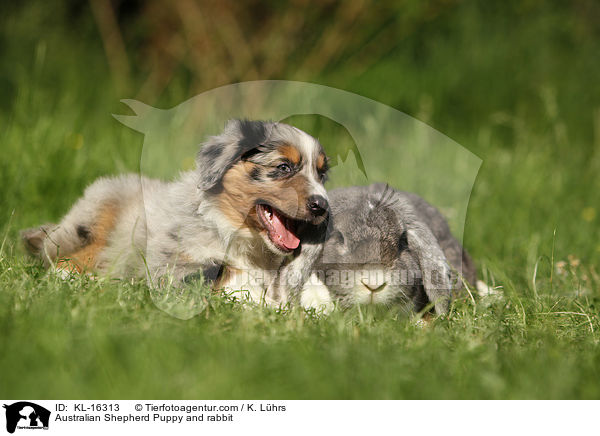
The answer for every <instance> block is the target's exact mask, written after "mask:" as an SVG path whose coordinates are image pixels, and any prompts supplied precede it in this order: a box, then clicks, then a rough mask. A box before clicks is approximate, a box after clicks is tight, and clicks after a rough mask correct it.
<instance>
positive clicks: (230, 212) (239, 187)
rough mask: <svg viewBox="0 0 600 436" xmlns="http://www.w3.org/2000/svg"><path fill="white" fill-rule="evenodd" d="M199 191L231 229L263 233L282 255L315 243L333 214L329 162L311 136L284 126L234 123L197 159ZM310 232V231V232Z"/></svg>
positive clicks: (267, 241) (281, 124) (254, 122)
mask: <svg viewBox="0 0 600 436" xmlns="http://www.w3.org/2000/svg"><path fill="white" fill-rule="evenodd" d="M197 167H198V171H199V177H200V183H199V188H200V189H202V190H203V191H206V192H207V194H208V195H211V196H213V197H214V200H215V205H216V207H217V208H218V209H219V210H220V212H221V213H222V214H223V216H224V217H225V219H227V221H228V222H229V224H230V225H232V226H234V227H235V228H237V229H240V230H245V231H250V232H252V233H254V234H260V235H261V236H262V238H263V240H264V241H265V243H266V244H267V246H268V247H269V248H270V249H271V250H272V251H274V252H275V253H277V254H287V253H290V252H292V251H294V250H296V249H297V248H298V247H299V246H300V244H301V243H302V242H303V239H304V238H309V237H311V238H314V235H310V236H309V233H310V232H313V233H314V232H318V231H320V230H319V229H320V228H322V227H325V226H323V225H322V224H323V222H324V221H325V220H326V218H327V216H328V213H329V203H328V199H327V193H326V191H325V188H324V187H323V182H324V181H325V177H326V173H327V157H326V156H325V153H324V151H323V147H322V146H321V144H320V143H319V142H318V141H317V140H316V139H315V138H313V137H312V136H310V135H308V134H307V133H305V132H303V131H302V130H299V129H297V128H295V127H292V126H289V125H287V124H283V123H272V122H262V121H246V120H233V121H229V122H228V123H227V125H226V127H225V130H224V132H223V133H222V134H221V135H219V136H216V137H212V138H210V139H209V141H208V142H206V143H205V144H204V146H203V147H202V149H201V150H200V152H199V154H198V159H197ZM307 229H308V230H307Z"/></svg>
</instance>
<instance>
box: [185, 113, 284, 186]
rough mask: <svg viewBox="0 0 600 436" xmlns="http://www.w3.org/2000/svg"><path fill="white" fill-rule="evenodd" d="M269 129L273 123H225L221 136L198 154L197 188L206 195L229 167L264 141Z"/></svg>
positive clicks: (235, 121) (237, 121) (209, 140)
mask: <svg viewBox="0 0 600 436" xmlns="http://www.w3.org/2000/svg"><path fill="white" fill-rule="evenodd" d="M271 128H272V123H268V122H263V121H249V120H230V121H228V122H227V124H226V125H225V129H224V130H223V133H221V134H220V135H217V136H212V137H211V138H209V139H208V140H207V141H206V142H205V143H204V144H203V145H202V148H201V149H200V151H199V152H198V155H197V157H196V166H197V168H198V173H199V175H200V181H199V183H198V188H199V189H201V190H203V191H206V190H209V189H212V188H214V187H215V186H216V185H217V184H219V182H221V180H222V179H223V176H224V175H225V173H226V172H227V170H228V169H229V168H231V166H232V165H234V164H235V163H236V162H237V161H239V160H240V159H241V157H242V156H243V155H244V154H246V153H248V152H249V151H251V150H253V149H254V148H257V147H258V146H260V145H261V144H263V143H264V142H265V141H266V140H267V138H268V137H269V135H270V130H271Z"/></svg>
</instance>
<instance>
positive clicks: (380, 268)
mask: <svg viewBox="0 0 600 436" xmlns="http://www.w3.org/2000/svg"><path fill="white" fill-rule="evenodd" d="M329 198H330V204H331V211H332V216H331V218H332V219H331V220H330V224H329V229H328V236H327V240H326V242H325V247H324V250H323V254H322V258H321V259H320V261H319V262H318V263H317V264H316V269H315V270H316V272H317V274H319V275H320V277H321V280H323V281H324V282H325V284H326V285H327V288H328V289H329V292H330V293H331V295H332V297H333V298H334V299H336V300H337V301H338V302H339V304H340V305H341V306H342V307H348V306H351V305H354V304H356V303H375V304H386V305H401V306H403V307H408V308H410V310H415V311H421V310H422V309H424V308H425V307H427V305H428V304H430V303H433V304H434V307H435V311H436V312H437V313H438V314H441V313H445V312H447V310H448V308H449V304H450V301H451V299H452V298H453V296H454V294H455V292H456V291H457V290H459V289H461V288H462V287H463V282H462V279H464V280H466V281H467V282H468V283H469V284H474V283H475V282H476V271H475V266H474V264H473V261H472V260H471V258H470V257H469V255H468V253H467V252H466V251H465V250H464V249H463V247H462V246H461V244H460V243H459V242H458V241H457V240H456V239H455V238H454V236H452V233H451V232H450V228H449V227H448V223H447V222H446V220H445V219H444V217H443V216H442V214H441V213H440V212H439V211H438V210H437V209H436V208H435V207H433V206H432V205H430V204H429V203H427V202H426V201H425V200H423V199H422V198H421V197H419V196H418V195H416V194H412V193H408V192H401V191H397V190H395V189H393V188H390V187H389V186H388V185H384V184H373V185H370V186H353V187H349V188H340V189H335V190H332V191H330V192H329ZM392 273H393V274H395V275H392ZM369 287H370V288H372V289H376V292H372V291H370V290H369Z"/></svg>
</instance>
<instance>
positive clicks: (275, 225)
mask: <svg viewBox="0 0 600 436" xmlns="http://www.w3.org/2000/svg"><path fill="white" fill-rule="evenodd" d="M256 214H257V215H258V216H259V219H260V222H261V224H262V225H263V227H264V228H265V230H266V231H267V235H268V236H269V239H270V240H271V242H272V243H273V244H274V245H275V246H276V247H277V248H279V249H280V250H281V251H283V252H286V253H289V252H291V251H293V250H295V249H296V248H298V246H299V245H300V238H298V236H296V234H297V232H298V230H297V229H298V222H297V221H296V220H294V219H292V218H289V217H287V216H285V215H284V214H283V212H281V211H280V210H277V209H275V208H274V207H272V206H269V205H268V204H263V203H260V204H257V205H256Z"/></svg>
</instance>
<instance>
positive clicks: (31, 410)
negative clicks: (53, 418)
mask: <svg viewBox="0 0 600 436" xmlns="http://www.w3.org/2000/svg"><path fill="white" fill-rule="evenodd" d="M3 407H4V408H5V409H6V431H7V432H9V433H14V432H15V430H16V429H19V430H22V429H26V430H41V429H44V430H48V423H49V421H50V411H49V410H48V409H46V408H44V407H42V406H38V405H37V404H35V403H30V402H29V401H19V402H17V403H13V404H11V405H6V404H5V405H4V406H3Z"/></svg>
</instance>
